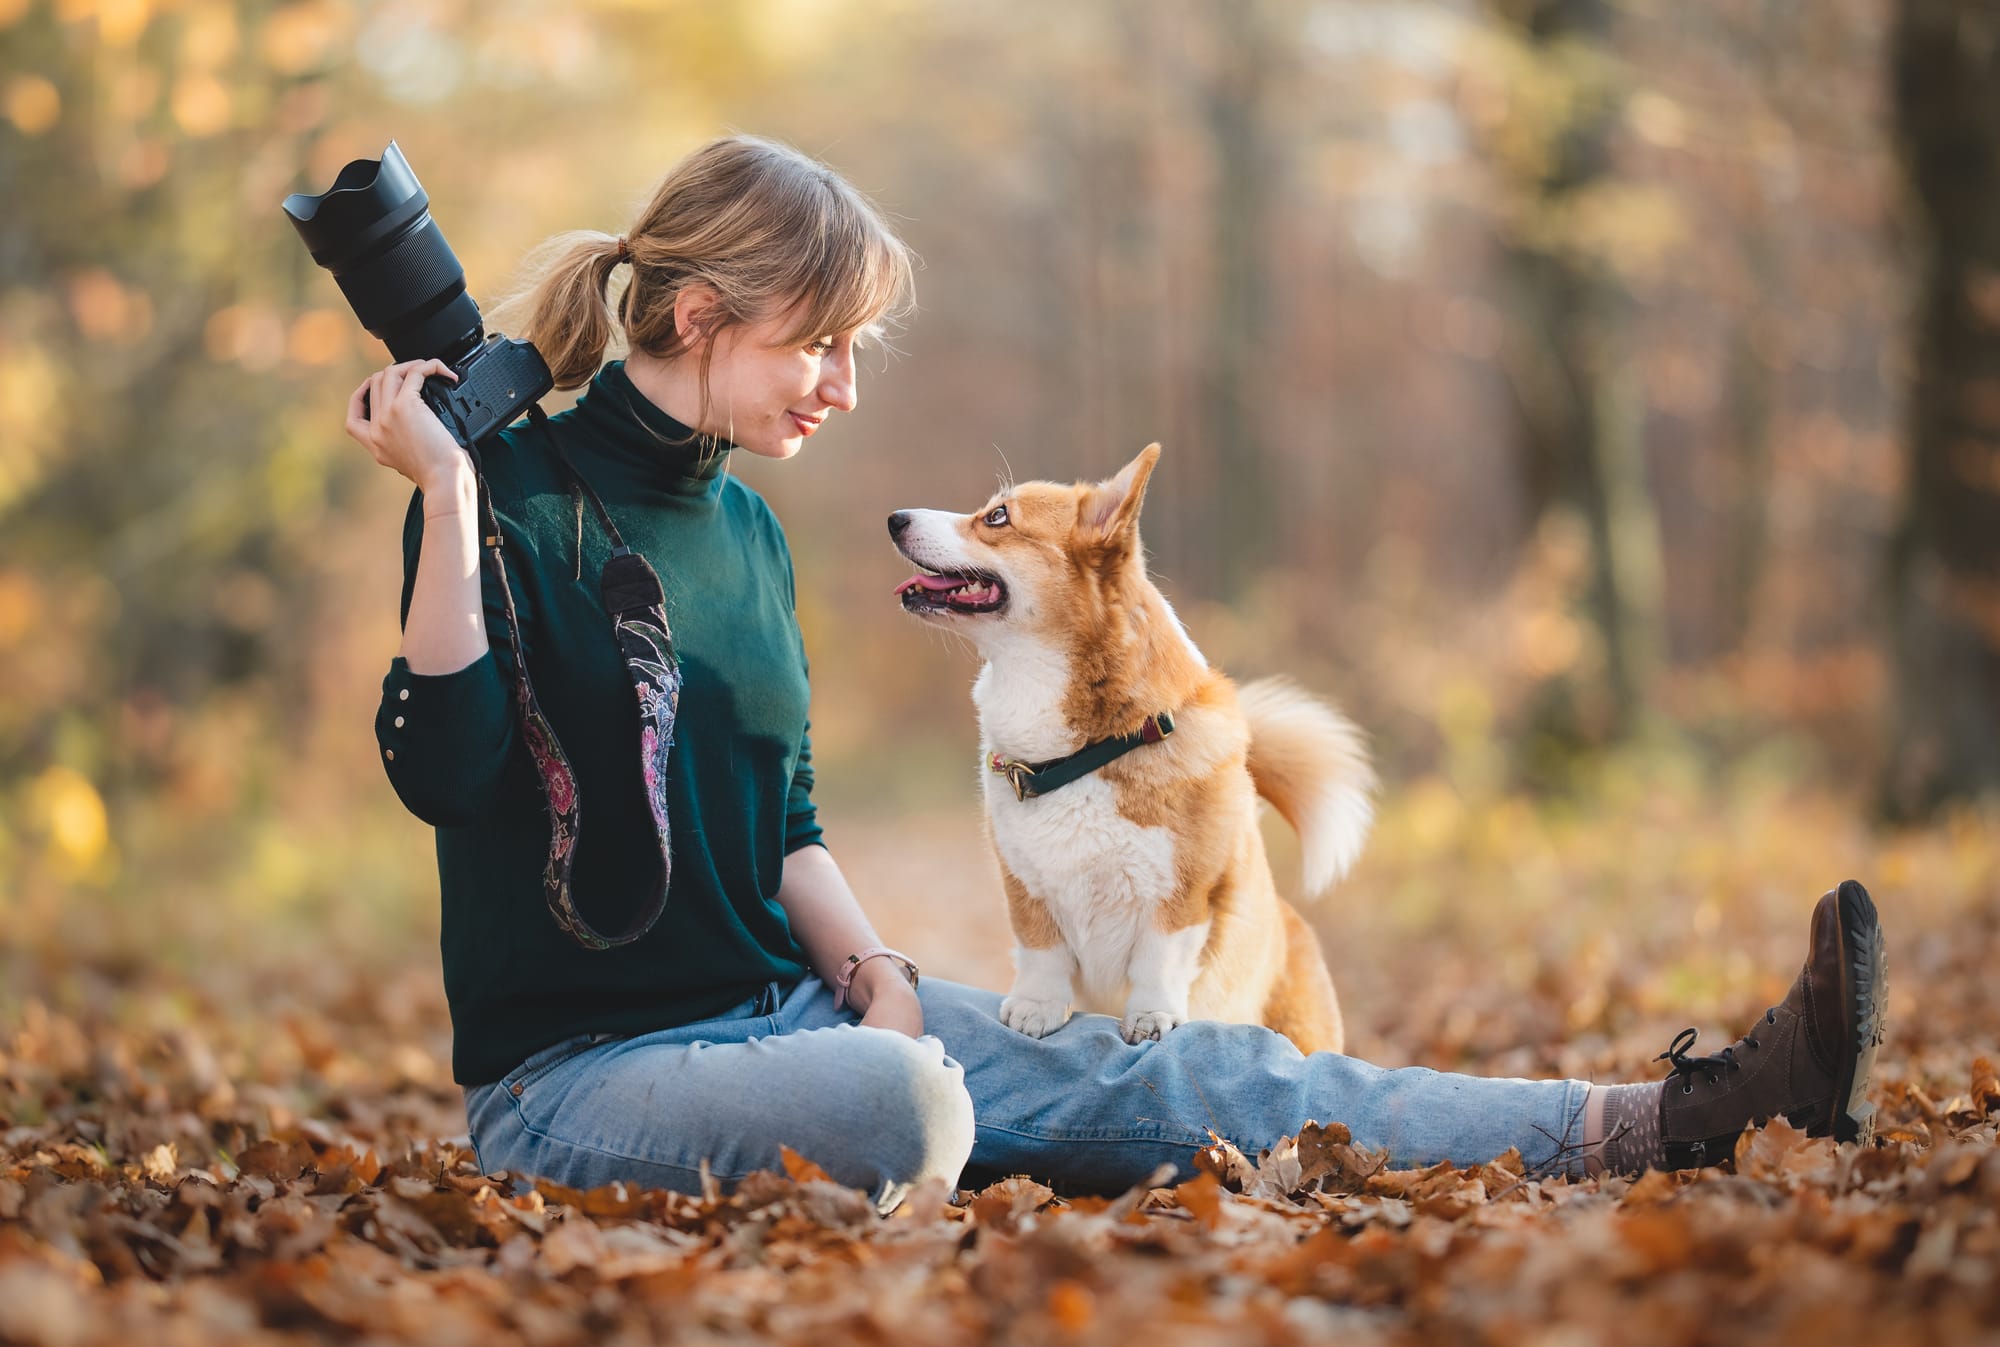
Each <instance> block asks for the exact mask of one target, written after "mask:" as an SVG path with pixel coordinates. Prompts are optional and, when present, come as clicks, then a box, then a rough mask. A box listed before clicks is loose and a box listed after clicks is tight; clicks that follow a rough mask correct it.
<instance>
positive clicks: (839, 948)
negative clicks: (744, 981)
mask: <svg viewBox="0 0 2000 1347" xmlns="http://www.w3.org/2000/svg"><path fill="white" fill-rule="evenodd" d="M778 905H779V906H780V907H782V908H784V909H785V916H786V917H787V918H788V919H789V920H790V922H791V926H792V936H793V938H794V939H796V940H797V941H798V942H799V944H800V946H801V947H802V948H803V949H804V950H805V952H806V958H807V959H808V960H809V961H810V962H811V964H812V967H813V971H814V972H815V973H817V974H819V976H820V980H821V981H823V982H825V983H826V984H827V985H828V986H832V985H833V981H834V978H835V977H836V976H838V974H839V972H840V966H841V965H842V964H843V963H845V962H846V961H847V956H848V955H850V954H859V953H860V952H861V951H862V950H864V949H867V948H868V947H869V946H871V945H879V944H881V943H882V940H881V937H879V936H877V935H876V934H875V928H874V927H873V926H872V925H870V924H869V921H868V917H867V915H866V914H864V913H863V912H862V910H861V904H860V902H859V901H857V900H856V899H855V897H854V890H852V889H850V888H849V887H848V886H847V877H846V876H845V875H843V874H841V873H840V866H839V865H838V864H836V863H835V862H834V859H833V856H832V854H831V853H830V852H828V851H827V849H826V848H825V847H823V846H804V847H800V848H799V849H798V850H797V851H794V852H793V853H792V854H791V855H789V856H787V857H785V875H784V878H783V879H782V880H781V881H779V884H778ZM884 976H887V977H891V978H895V979H896V980H898V981H901V980H902V978H903V974H902V972H901V971H900V970H899V969H898V967H897V966H896V965H895V964H893V963H892V962H890V961H889V960H887V959H871V960H869V961H868V962H867V963H865V964H863V965H861V967H860V968H859V969H857V970H856V971H855V975H854V985H853V987H852V988H850V989H849V997H850V999H851V1000H852V1001H853V1003H854V1008H855V1009H856V1010H859V1011H866V1010H867V1009H868V1003H869V1001H870V999H872V992H873V989H874V987H875V985H876V982H877V979H879V978H881V977H884Z"/></svg>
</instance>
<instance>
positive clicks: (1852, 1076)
mask: <svg viewBox="0 0 2000 1347" xmlns="http://www.w3.org/2000/svg"><path fill="white" fill-rule="evenodd" d="M1838 901H1839V911H1840V941H1841V951H1842V954H1843V955H1844V956H1845V957H1843V958H1842V960H1841V981H1842V986H1841V989H1840V992H1841V1005H1842V1008H1843V1009H1844V1011H1845V1012H1846V1014H1845V1018H1846V1020H1847V1024H1846V1029H1847V1034H1846V1037H1845V1041H1844V1043H1843V1045H1842V1046H1843V1049H1844V1050H1843V1051H1842V1053H1841V1055H1840V1070H1839V1074H1838V1075H1837V1076H1836V1077H1835V1078H1834V1083H1833V1104H1832V1110H1831V1113H1830V1115H1829V1116H1828V1117H1827V1118H1825V1119H1824V1120H1820V1121H1819V1125H1818V1126H1816V1127H1814V1126H1808V1127H1807V1129H1806V1130H1807V1132H1808V1133H1809V1134H1810V1135H1812V1136H1827V1135H1829V1134H1831V1135H1832V1137H1833V1139H1834V1140H1835V1141H1858V1142H1860V1143H1862V1144H1863V1145H1866V1144H1867V1143H1868V1142H1869V1141H1870V1140H1872V1139H1873V1138H1874V1136H1875V1105H1874V1104H1872V1103H1870V1102H1869V1099H1868V1075H1869V1072H1871V1071H1872V1070H1873V1069H1874V1067H1875V1049H1876V1048H1877V1047H1878V1046H1879V1045H1880V1044H1881V1042H1882V1021H1883V1010H1884V1006H1885V1004H1886V999H1887V985H1886V978H1885V972H1886V970H1885V969H1884V967H1883V959H1882V925H1881V922H1880V921H1879V920H1877V918H1876V914H1875V902H1874V900H1873V899H1872V898H1870V897H1869V896H1868V890H1866V889H1864V888H1862V887H1861V885H1859V884H1857V883H1856V882H1855V881H1853V880H1851V879H1848V880H1843V881H1842V882H1841V885H1840V889H1839V900H1838Z"/></svg>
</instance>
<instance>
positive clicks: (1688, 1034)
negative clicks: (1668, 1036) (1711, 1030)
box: [1653, 1008, 1778, 1094]
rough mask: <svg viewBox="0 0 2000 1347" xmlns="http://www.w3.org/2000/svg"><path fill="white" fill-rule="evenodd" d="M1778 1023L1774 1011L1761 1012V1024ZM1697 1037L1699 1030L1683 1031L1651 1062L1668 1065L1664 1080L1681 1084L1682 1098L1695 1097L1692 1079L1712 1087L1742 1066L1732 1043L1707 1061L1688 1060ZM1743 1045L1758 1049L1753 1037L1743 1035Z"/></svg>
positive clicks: (1704, 1059) (1700, 1059)
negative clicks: (1690, 1049)
mask: <svg viewBox="0 0 2000 1347" xmlns="http://www.w3.org/2000/svg"><path fill="white" fill-rule="evenodd" d="M1777 1022H1778V1016H1777V1010H1776V1009H1775V1008H1771V1009H1767V1010H1766V1011H1765V1012H1764V1023H1766V1024H1776V1023H1777ZM1700 1036H1701V1035H1700V1032H1699V1031H1698V1030H1695V1029H1693V1028H1688V1029H1683V1030H1681V1031H1680V1032H1679V1033H1678V1034H1675V1035H1674V1041H1673V1042H1672V1043H1670V1044H1668V1045H1667V1050H1666V1051H1665V1052H1663V1053H1661V1054H1660V1055H1659V1056H1658V1057H1655V1058H1654V1059H1653V1060H1654V1061H1656V1062H1667V1063H1669V1064H1670V1067H1671V1069H1670V1070H1669V1071H1668V1072H1667V1079H1668V1080H1670V1081H1671V1080H1676V1079H1678V1080H1679V1081H1680V1082H1681V1093H1682V1094H1693V1093H1694V1078H1695V1077H1696V1076H1700V1077H1701V1078H1702V1079H1703V1080H1704V1081H1706V1082H1707V1083H1708V1084H1710V1085H1713V1084H1715V1083H1716V1082H1717V1081H1719V1080H1721V1079H1722V1073H1723V1072H1725V1071H1741V1070H1742V1069H1743V1063H1741V1062H1739V1061H1737V1060H1736V1044H1734V1043H1732V1044H1730V1045H1729V1046H1728V1047H1726V1048H1724V1049H1723V1050H1722V1051H1721V1052H1716V1053H1711V1054H1709V1055H1708V1056H1706V1057H1690V1056H1688V1049H1689V1048H1692V1047H1693V1046H1694V1043H1695V1040H1696V1039H1697V1038H1699V1037H1700ZM1742 1041H1743V1042H1744V1043H1746V1044H1748V1045H1749V1046H1750V1047H1751V1048H1752V1049H1753V1050H1754V1049H1755V1048H1756V1047H1757V1046H1758V1044H1757V1039H1756V1037H1755V1036H1754V1035H1746V1036H1745V1037H1744V1039H1743V1040H1742Z"/></svg>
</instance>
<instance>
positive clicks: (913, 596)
mask: <svg viewBox="0 0 2000 1347" xmlns="http://www.w3.org/2000/svg"><path fill="white" fill-rule="evenodd" d="M919 564H920V565H921V564H922V563H919ZM896 597H897V598H899V599H901V600H902V601H903V607H904V609H905V610H907V611H909V612H912V613H997V612H999V611H1000V610H1001V609H1002V608H1004V607H1006V605H1007V586H1006V585H1005V584H1003V583H1002V582H1001V580H1000V577H999V576H997V575H992V574H989V573H987V572H985V571H934V570H932V569H930V568H929V567H928V566H926V567H924V570H923V571H922V573H921V574H918V575H913V576H911V577H910V578H909V579H907V580H905V581H903V583H902V584H900V585H897V586H896Z"/></svg>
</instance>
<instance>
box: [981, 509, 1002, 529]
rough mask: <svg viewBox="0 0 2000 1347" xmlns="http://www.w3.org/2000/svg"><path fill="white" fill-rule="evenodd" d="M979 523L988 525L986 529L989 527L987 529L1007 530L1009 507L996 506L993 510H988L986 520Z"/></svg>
mask: <svg viewBox="0 0 2000 1347" xmlns="http://www.w3.org/2000/svg"><path fill="white" fill-rule="evenodd" d="M979 522H981V523H982V524H984V525H986V527H987V528H990V529H1004V528H1006V527H1007V507H1006V506H1004V505H996V506H994V507H993V508H992V509H991V510H988V511H987V512H986V518H984V519H982V520H980V521H979Z"/></svg>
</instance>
